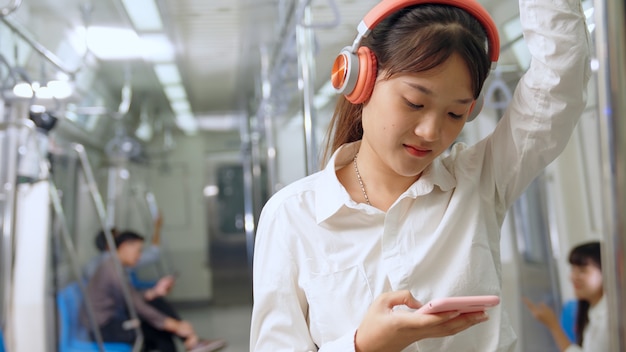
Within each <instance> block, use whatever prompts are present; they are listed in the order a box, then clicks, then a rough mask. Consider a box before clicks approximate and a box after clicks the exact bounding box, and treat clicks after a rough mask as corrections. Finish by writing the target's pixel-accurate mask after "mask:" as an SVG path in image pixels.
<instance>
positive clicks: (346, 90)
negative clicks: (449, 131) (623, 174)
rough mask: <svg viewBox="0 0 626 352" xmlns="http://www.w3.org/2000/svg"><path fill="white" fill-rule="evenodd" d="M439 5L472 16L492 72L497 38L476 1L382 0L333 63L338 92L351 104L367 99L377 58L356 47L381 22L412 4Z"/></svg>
mask: <svg viewBox="0 0 626 352" xmlns="http://www.w3.org/2000/svg"><path fill="white" fill-rule="evenodd" d="M423 4H442V5H450V6H455V7H458V8H460V9H462V10H464V11H466V12H468V13H469V14H470V15H472V16H474V17H475V18H476V19H477V20H478V21H479V22H480V24H481V25H482V26H483V28H484V29H485V32H486V33H487V40H488V44H489V48H488V53H489V58H490V59H491V69H492V70H493V69H494V68H495V67H496V63H497V61H498V57H499V55H500V38H499V37H498V28H497V26H496V24H495V23H494V22H493V19H492V18H491V16H490V15H489V13H488V12H487V10H485V8H484V7H482V5H480V4H479V3H478V2H477V1H476V0H382V1H381V2H380V3H378V4H377V5H376V6H374V8H372V9H371V10H370V11H369V12H368V13H367V15H365V17H364V18H363V20H362V21H361V23H359V26H358V27H357V31H358V33H357V36H356V38H355V39H354V42H353V43H352V46H347V47H345V48H343V49H342V50H341V52H340V53H339V55H337V58H336V59H335V62H334V63H333V69H332V75H331V83H332V85H333V87H334V88H335V91H337V93H343V94H344V95H345V97H346V99H348V101H350V102H351V103H353V104H361V103H363V102H365V101H367V99H369V97H370V95H371V94H372V90H373V89H374V82H376V74H377V72H376V70H377V61H376V55H374V53H373V52H372V51H371V50H370V49H369V48H368V47H365V46H363V47H359V45H360V44H361V40H362V39H363V38H364V37H366V36H367V35H368V34H369V33H370V31H371V30H372V29H373V28H374V27H375V26H376V25H377V24H378V23H380V22H381V21H382V20H383V19H385V18H386V17H387V16H389V15H390V14H392V13H395V12H397V11H398V10H400V9H403V8H405V7H409V6H413V5H423ZM482 100H483V98H482V95H481V96H479V98H478V99H477V100H476V101H475V102H474V104H473V105H472V108H471V112H470V116H469V117H468V121H471V120H473V119H474V118H475V117H476V116H477V115H478V113H479V112H480V107H482Z"/></svg>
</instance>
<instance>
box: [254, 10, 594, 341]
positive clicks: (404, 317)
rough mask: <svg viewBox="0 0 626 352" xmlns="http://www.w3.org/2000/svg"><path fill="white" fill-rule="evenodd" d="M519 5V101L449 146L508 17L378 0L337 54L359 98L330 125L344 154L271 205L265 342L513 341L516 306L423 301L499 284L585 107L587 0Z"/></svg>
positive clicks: (263, 272) (350, 94) (257, 299)
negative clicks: (425, 310)
mask: <svg viewBox="0 0 626 352" xmlns="http://www.w3.org/2000/svg"><path fill="white" fill-rule="evenodd" d="M396 5H397V6H396ZM388 10H389V11H388ZM520 16H521V23H522V26H523V29H524V36H525V40H526V43H527V44H528V46H529V49H530V52H531V55H532V56H533V61H532V64H531V67H530V69H529V70H528V72H527V73H526V74H525V76H524V77H523V78H522V79H521V81H520V83H519V84H518V88H517V89H516V92H515V94H514V97H513V99H512V101H511V103H510V106H509V108H508V109H507V110H506V112H505V113H504V116H502V119H501V120H500V122H499V123H498V126H497V127H496V129H495V130H494V131H493V133H492V134H491V135H490V136H488V137H487V138H485V139H484V140H482V141H480V142H479V143H477V144H476V145H473V146H469V147H468V146H464V145H461V144H459V143H457V144H456V145H455V147H454V148H452V150H450V153H445V155H444V151H447V150H448V149H449V147H450V146H451V145H452V143H453V142H454V141H455V139H456V138H457V136H458V135H459V133H460V132H461V129H462V128H463V126H464V124H465V122H466V120H467V119H468V116H470V115H471V113H475V111H473V110H472V108H473V107H474V104H475V101H476V100H477V99H478V98H479V93H480V90H481V88H482V86H483V83H484V81H485V79H486V77H487V74H488V72H489V68H490V65H491V64H492V62H493V61H496V60H497V51H498V48H499V44H498V43H499V42H498V38H497V30H495V29H494V27H495V25H494V24H493V23H492V21H491V19H490V18H489V16H488V14H487V12H486V11H485V10H484V9H483V8H482V7H480V5H479V4H478V3H477V2H475V1H470V0H431V1H415V0H413V1H410V0H408V1H406V0H405V1H399V0H383V1H382V2H380V3H379V5H377V7H375V8H374V10H372V11H370V13H368V15H367V16H366V17H365V19H364V22H365V24H364V25H363V23H364V22H362V25H360V26H359V28H360V29H361V30H362V33H361V34H364V36H363V37H362V38H361V35H360V36H359V37H357V40H355V44H354V45H353V46H355V47H358V51H357V50H356V49H355V48H353V49H350V50H348V51H349V52H348V53H345V52H344V53H345V55H344V54H341V56H340V57H339V58H338V59H337V60H336V62H335V68H334V71H335V74H336V75H335V77H333V83H335V87H337V88H338V89H339V90H342V93H343V94H344V95H345V97H344V96H342V97H340V98H339V102H338V105H337V108H336V110H335V114H334V118H333V122H332V126H331V131H330V133H329V135H330V136H331V138H330V139H329V153H330V154H332V157H331V158H330V160H328V162H327V165H326V166H325V168H324V170H322V171H320V172H318V173H315V174H313V175H311V176H309V177H306V178H304V179H302V180H299V181H297V182H295V183H293V184H291V185H289V186H287V187H285V188H283V189H281V190H280V191H279V192H277V193H276V194H275V195H274V196H273V197H272V198H271V199H270V200H269V201H268V203H267V204H266V205H265V207H264V209H263V212H262V214H261V218H260V221H259V225H258V229H257V237H256V244H255V257H254V272H253V275H254V285H253V289H254V307H253V312H252V323H251V342H250V349H251V351H268V352H275V351H315V350H319V351H359V352H370V351H385V352H395V351H418V350H419V351H420V352H428V351H438V352H440V351H455V352H456V351H464V352H467V351H480V352H485V351H489V352H493V351H510V350H512V349H513V348H514V345H515V340H516V337H515V334H514V332H513V330H512V328H511V325H510V323H509V321H508V318H507V316H506V314H505V312H504V310H503V309H501V307H495V308H493V309H490V310H489V311H488V314H489V317H487V314H486V313H468V314H461V315H459V314H457V313H454V312H446V313H439V314H422V313H419V312H415V309H417V308H419V307H420V306H421V305H422V304H423V303H426V302H428V301H430V300H431V299H435V298H442V297H450V296H466V295H500V292H501V275H500V271H501V268H500V242H499V241H500V227H501V225H502V222H503V219H504V216H505V214H506V212H507V210H508V209H509V207H510V206H511V205H512V203H513V202H514V201H515V200H516V199H517V198H518V196H519V195H520V194H521V193H522V192H523V191H524V189H525V188H526V187H527V185H528V184H529V183H530V182H531V181H532V180H533V178H534V177H535V176H536V175H537V174H538V173H539V172H540V171H541V170H542V169H543V168H544V167H545V166H546V165H548V164H549V163H550V162H551V161H552V160H554V159H555V158H556V157H557V156H558V155H559V153H560V152H561V151H562V149H563V148H564V147H565V145H566V144H567V141H568V139H569V137H570V134H571V133H572V130H573V128H574V126H575V125H576V123H577V121H578V118H579V117H580V115H581V113H582V111H583V109H584V106H585V95H586V94H585V93H586V86H587V82H588V79H589V77H590V67H589V55H590V53H589V35H588V33H587V29H586V24H585V17H584V15H583V13H582V9H581V5H580V1H578V0H551V1H544V0H520ZM372 18H373V19H374V20H373V21H372ZM370 23H374V25H373V26H371V27H370V28H369V29H371V32H369V33H368V31H367V30H365V31H363V28H365V29H367V27H366V26H367V25H369V24H370ZM372 27H373V28H372ZM486 43H487V45H486ZM365 48H367V49H365ZM355 51H357V53H356V54H355V53H354V52H355ZM351 55H355V56H357V59H356V60H353V57H352V56H351ZM354 64H359V65H361V66H360V67H359V68H356V67H354ZM346 66H351V67H348V68H350V69H346ZM355 70H357V71H358V75H357V77H358V79H357V80H356V83H354V82H351V81H350V79H348V81H349V84H345V85H344V84H343V83H344V77H343V76H342V73H346V74H347V76H350V77H352V76H351V75H350V72H354V71H355ZM369 81H371V83H370V82H369Z"/></svg>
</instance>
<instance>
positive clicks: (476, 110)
mask: <svg viewBox="0 0 626 352" xmlns="http://www.w3.org/2000/svg"><path fill="white" fill-rule="evenodd" d="M484 103H485V97H484V96H483V93H482V92H481V93H480V95H478V98H476V100H474V102H473V103H472V106H471V107H470V111H469V115H468V116H467V122H470V121H473V120H474V119H475V118H476V116H478V114H480V111H481V110H482V109H483V105H484Z"/></svg>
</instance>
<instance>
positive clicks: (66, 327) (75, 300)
mask: <svg viewBox="0 0 626 352" xmlns="http://www.w3.org/2000/svg"><path fill="white" fill-rule="evenodd" d="M82 303H83V294H82V292H81V291H80V286H79V285H78V283H77V282H72V283H70V284H69V285H67V286H66V287H65V288H63V289H62V290H61V291H59V292H58V294H57V306H58V310H59V352H100V350H99V349H98V343H97V342H95V341H92V340H91V339H90V338H89V333H88V331H87V329H86V328H85V327H84V326H83V325H82V324H81V322H80V319H79V315H80V307H81V305H82ZM103 345H104V346H103V347H104V350H105V351H106V352H131V351H132V346H131V345H130V344H126V343H117V342H105V343H104V344H103Z"/></svg>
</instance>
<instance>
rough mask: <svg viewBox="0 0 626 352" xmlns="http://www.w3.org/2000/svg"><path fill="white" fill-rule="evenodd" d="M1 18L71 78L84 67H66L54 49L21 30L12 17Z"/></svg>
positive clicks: (0, 18)
mask: <svg viewBox="0 0 626 352" xmlns="http://www.w3.org/2000/svg"><path fill="white" fill-rule="evenodd" d="M0 20H2V22H3V23H4V24H5V25H6V26H7V27H9V29H10V30H11V31H12V32H13V33H15V34H17V35H18V36H19V37H20V38H22V39H23V40H24V41H25V42H26V43H27V44H28V45H29V46H30V47H31V48H33V49H34V50H35V51H36V52H37V53H39V55H41V56H42V57H43V58H44V59H46V60H47V61H48V62H49V63H51V64H52V65H53V66H54V67H56V68H58V69H59V70H60V71H62V72H63V73H65V74H67V75H68V76H70V78H71V79H73V78H74V77H75V76H76V74H77V73H78V72H79V71H80V69H81V68H82V67H81V66H79V67H78V68H76V69H74V70H71V69H69V68H67V67H65V65H64V64H63V62H62V61H61V59H59V57H58V56H56V55H55V54H54V53H53V52H52V51H50V50H48V49H47V48H46V47H45V46H43V45H42V44H41V43H39V42H37V41H36V40H34V39H32V38H31V37H30V36H29V35H27V34H26V33H24V32H23V31H22V30H20V29H19V28H18V26H17V24H15V23H14V22H13V21H12V20H11V19H9V18H8V17H6V16H2V17H0Z"/></svg>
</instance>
